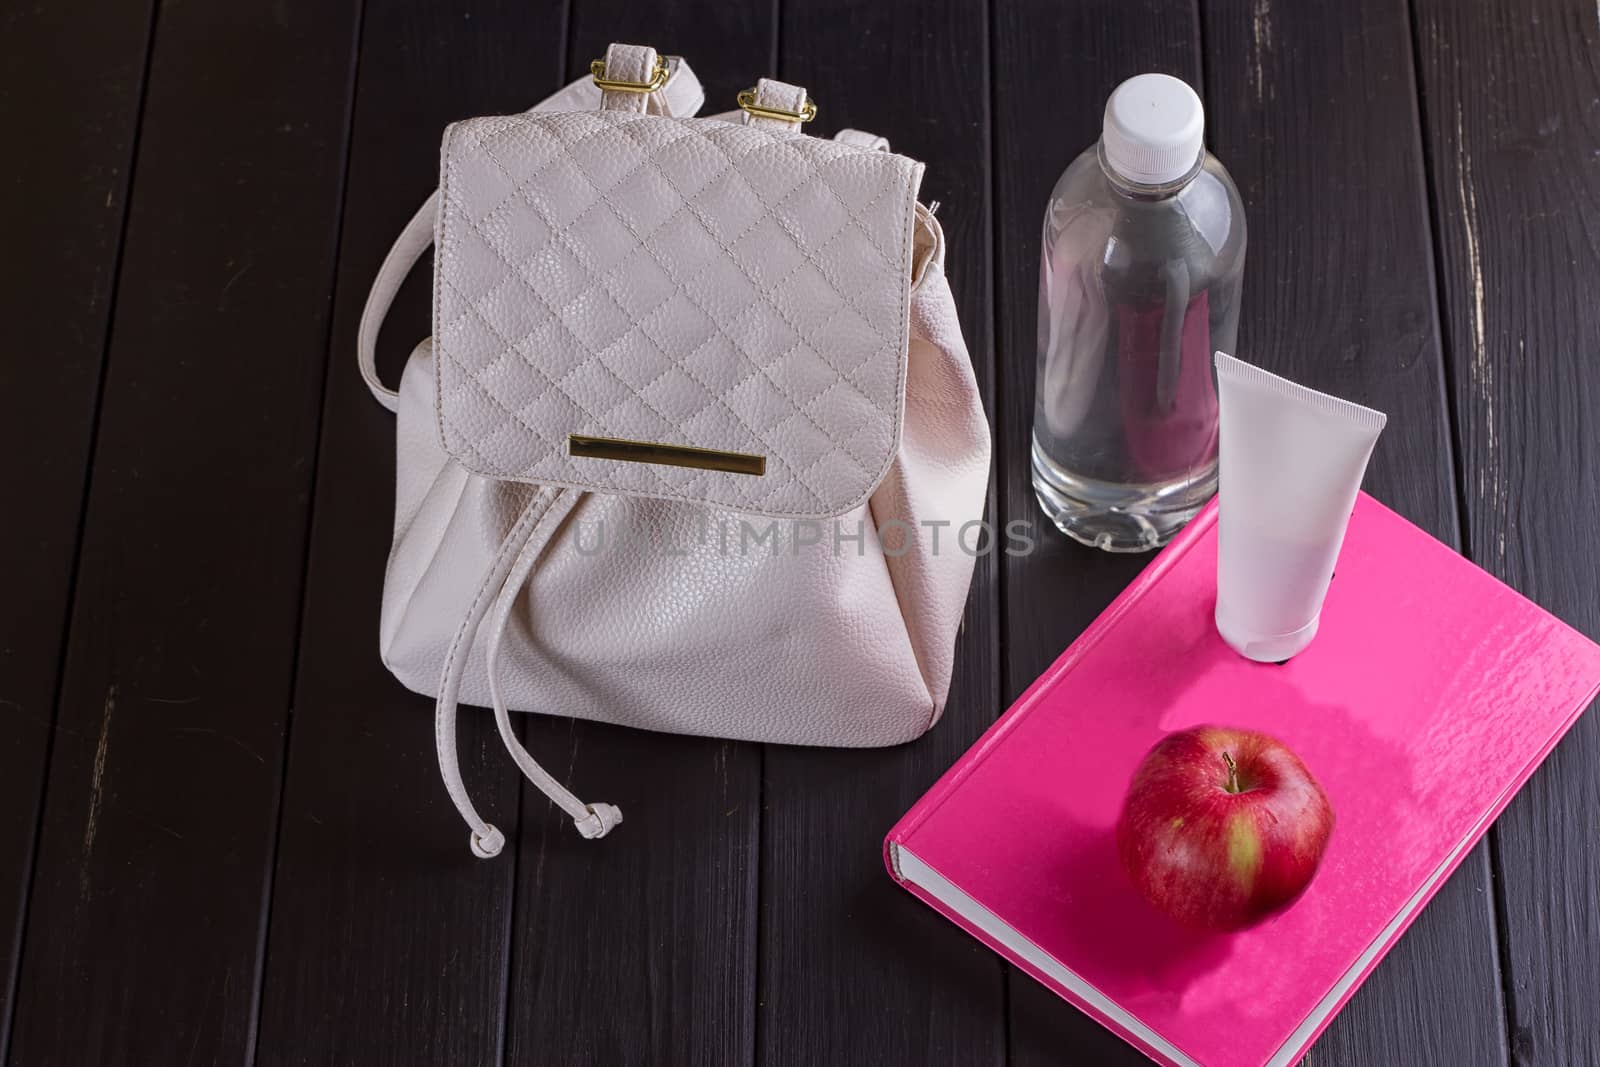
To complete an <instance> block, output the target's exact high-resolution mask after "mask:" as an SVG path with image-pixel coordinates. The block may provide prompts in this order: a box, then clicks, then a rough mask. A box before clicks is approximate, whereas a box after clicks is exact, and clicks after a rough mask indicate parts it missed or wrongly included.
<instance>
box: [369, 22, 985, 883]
mask: <svg viewBox="0 0 1600 1067" xmlns="http://www.w3.org/2000/svg"><path fill="white" fill-rule="evenodd" d="M593 74H594V77H593V79H592V81H591V80H590V79H585V80H584V81H582V82H575V83H573V84H572V85H570V86H568V87H567V88H566V89H564V90H562V91H561V92H560V93H557V94H556V95H555V96H553V97H551V98H550V99H548V100H546V101H544V102H543V103H541V104H540V105H539V106H538V107H536V108H535V109H534V110H532V111H529V112H526V113H523V114H520V115H509V116H495V117H489V118H478V119H471V120H468V121H465V122H458V123H456V124H454V125H452V126H451V127H449V129H447V130H446V131H445V135H444V146H443V149H442V152H441V166H440V177H439V190H438V192H437V193H435V194H434V196H433V197H432V198H430V199H429V201H428V203H427V204H425V205H424V206H423V208H422V210H421V211H420V212H418V214H417V216H416V217H415V218H414V219H413V220H412V221H411V223H410V224H409V225H408V226H407V227H406V229H405V232H404V233H403V234H402V235H401V236H400V239H399V241H398V242H397V243H396V244H395V247H394V249H393V250H392V251H391V252H390V253H389V256H388V258H387V260H386V261H385V262H384V264H383V268H382V270H381V271H380V272H379V275H378V278H377V280H376V282H375V283H374V285H373V289H372V294H371V296H370V297H369V298H368V301H367V307H366V312H365V314H364V315H363V317H362V321H361V333H360V338H359V345H358V347H359V355H360V364H361V370H362V373H363V375H364V377H365V378H366V380H367V382H368V384H369V385H370V386H371V388H372V390H373V393H374V395H375V396H376V397H377V398H378V400H379V401H380V402H381V403H383V404H384V405H385V406H386V407H388V408H389V409H390V410H392V411H396V412H397V413H398V420H399V423H398V432H397V437H398V442H397V453H398V454H397V470H398V485H397V487H396V500H395V525H394V546H393V550H392V552H391V554H390V557H389V565H388V572H387V575H386V578H385V581H384V590H383V613H382V624H381V634H380V639H379V646H380V650H381V653H382V656H383V660H384V663H385V664H387V665H388V667H389V669H390V670H391V671H393V672H394V674H395V677H397V678H398V679H400V681H401V682H402V683H404V684H405V685H406V686H407V687H408V688H410V689H413V690H415V691H417V692H419V693H424V694H427V695H429V696H432V697H435V698H436V699H437V702H438V704H437V716H436V729H437V740H438V749H439V764H440V768H441V770H442V773H443V775H444V780H445V784H446V786H447V787H448V789H449V792H450V797H451V799H452V800H453V801H454V802H455V805H456V807H457V809H459V810H460V812H461V815H462V817H463V818H464V819H465V820H466V822H467V824H468V825H469V826H470V827H471V828H472V849H473V851H474V853H475V854H477V855H478V856H492V855H494V854H496V853H497V852H499V851H500V849H501V847H502V846H503V844H504V837H503V835H502V834H501V833H500V831H498V830H497V829H495V828H494V827H493V826H492V825H490V824H488V823H486V822H485V821H484V820H483V818H482V817H481V816H480V815H479V814H478V812H477V811H476V809H474V808H473V806H472V802H471V801H470V800H469V799H468V797H467V795H466V790H465V788H464V787H463V785H462V782H461V776H460V772H459V770H458V768H457V760H456V739H455V709H456V704H457V702H458V701H466V702H467V703H470V704H481V705H485V706H489V707H492V708H494V711H495V716H496V720H497V722H498V724H499V728H500V735H501V738H502V739H503V740H504V742H505V744H506V747H507V749H509V750H510V752H511V754H512V756H513V757H514V758H515V759H516V761H517V763H518V765H519V766H520V767H521V768H522V770H523V772H524V773H525V774H526V775H527V776H528V778H529V779H530V780H532V781H533V782H534V783H535V784H536V785H538V786H539V787H540V788H541V789H542V790H544V792H545V793H547V794H548V795H549V796H550V797H551V799H553V800H554V801H555V802H556V803H557V804H559V805H560V806H561V807H562V808H563V809H564V810H565V811H566V812H567V813H568V814H570V815H571V816H572V818H573V820H574V821H575V822H576V824H577V827H578V830H579V831H580V832H581V833H582V834H583V836H585V837H600V836H602V835H604V834H605V833H606V832H607V831H609V830H610V829H611V828H612V827H613V826H614V825H616V824H617V823H618V822H620V821H621V818H622V815H621V812H620V811H618V810H617V808H615V807H613V806H611V805H609V804H592V805H591V804H584V803H582V802H581V801H579V800H578V799H577V798H576V797H574V796H573V795H572V794H571V793H570V792H568V791H567V790H566V789H565V788H563V787H562V786H561V785H560V784H559V783H557V782H556V781H555V780H554V779H552V778H551V777H550V776H549V775H548V774H547V773H545V771H544V770H543V769H542V768H540V766H539V765H538V764H537V763H536V762H534V760H533V758H532V757H531V756H529V755H528V753H527V752H526V751H525V750H524V749H523V747H522V746H521V744H520V743H519V742H518V740H517V738H516V735H515V733H514V732H513V729H512V725H511V721H510V717H509V715H508V709H516V710H519V711H537V712H543V713H547V714H562V715H574V716H579V717H581V718H586V719H596V720H600V721H604V722H611V723H620V724H624V725H628V726H637V727H642V728H644V729H649V730H665V731H670V732H674V733H688V734H704V735H709V736H715V737H727V738H740V739H747V740H752V741H774V742H782V743H789V744H804V745H840V746H873V745H891V744H895V743H898V742H901V741H906V740H909V739H911V738H914V737H917V736H918V735H920V734H921V733H923V732H924V731H925V730H927V729H928V728H929V727H930V726H932V725H933V723H934V722H935V721H936V720H937V719H938V717H939V714H940V711H941V710H942V708H943V705H944V701H945V696H946V693H947V692H948V689H949V685H950V672H951V665H952V656H953V646H954V643H955V639H956V631H957V628H958V626H959V624H960V620H961V614H962V609H963V606H964V604H965V601H966V595H967V587H968V585H969V583H970V581H971V577H972V566H973V553H974V551H975V545H976V544H977V542H978V539H979V538H978V533H977V528H978V526H979V523H980V520H981V517H982V513H983V499H984V493H985V490H986V486H987V482H988V468H989V432H988V426H987V423H986V422H985V419H984V414H983V409H982V406H981V404H980V401H979V397H978V390H977V385H976V382H975V381H974V378H973V373H972V367H971V364H970V361H969V359H968V356H967V351H966V347H965V345H964V344H963V342H962V339H961V330H960V326H959V323H958V322H957V321H956V308H955V304H954V302H953V301H952V299H951V296H950V290H949V287H948V286H947V285H946V282H945V278H944V274H943V256H944V246H943V236H942V234H941V232H940V229H939V225H938V223H937V222H935V221H934V218H933V215H932V213H931V212H929V211H928V209H926V208H924V207H923V206H922V205H920V204H919V203H918V202H917V188H918V185H919V183H920V181H921V178H922V165H921V164H919V163H916V162H913V161H912V160H910V159H906V158H905V157H903V156H898V155H894V154H892V153H890V152H889V151H887V150H886V149H887V144H886V143H885V142H883V141H882V139H880V138H875V137H872V136H871V135H868V134H863V133H860V132H859V131H845V132H844V133H842V134H840V135H839V137H837V138H836V139H834V140H821V139H818V138H814V137H809V136H807V135H805V134H804V133H802V132H801V131H800V126H801V123H802V122H804V121H806V120H808V119H809V118H810V117H811V116H812V115H813V114H814V113H815V105H813V104H812V103H811V101H810V100H809V99H808V98H807V96H806V93H805V90H804V89H802V88H799V87H797V86H791V85H785V84H783V83H781V82H775V81H770V80H763V81H762V82H760V83H759V84H758V86H757V87H756V88H755V89H754V90H751V91H749V92H747V93H742V94H740V99H739V104H740V107H741V109H742V110H741V111H735V112H730V113H728V114H726V115H723V116H718V117H713V118H700V119H696V118H689V117H688V116H691V115H693V114H694V113H695V112H696V111H698V110H699V107H700V104H701V102H702V100H703V94H702V93H701V90H700V87H699V83H698V82H697V81H696V80H695V78H694V75H693V74H692V73H691V72H690V70H689V68H688V66H687V65H686V64H684V63H683V62H682V61H681V60H677V59H674V58H667V57H658V56H657V55H656V52H655V50H654V49H651V48H641V47H636V46H628V45H612V46H611V48H610V49H609V50H608V51H607V53H606V57H605V59H604V60H603V61H597V62H596V63H595V65H594V68H593ZM430 243H432V244H433V245H434V246H435V249H436V251H435V257H434V272H433V277H434V285H433V336H432V338H431V339H429V340H427V341H424V342H423V343H422V344H421V345H419V346H418V347H417V349H416V350H415V351H414V352H413V353H412V355H411V357H410V360H409V361H408V362H407V364H406V368H405V371H404V376H403V377H402V379H401V383H400V389H399V391H398V393H396V392H393V391H390V390H388V389H386V388H385V387H384V386H383V385H382V384H381V383H380V382H379V381H378V379H377V376H376V372H375V370H374V363H373V359H374V355H373V353H374V345H375V342H376V339H377V332H378V328H379V325H380V324H381V322H382V320H383V317H384V315H385V313H386V312H387V311H388V308H389V304H390V302H391V300H392V299H393V297H394V293H395V290H396V289H397V288H398V287H399V284H400V281H401V280H402V279H403V278H404V276H405V274H406V273H407V272H408V271H409V270H410V268H411V266H412V264H414V263H415V262H416V260H417V259H419V258H420V257H421V255H422V254H423V253H424V252H425V251H426V250H427V247H428V245H429V244H430Z"/></svg>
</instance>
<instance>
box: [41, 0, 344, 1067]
mask: <svg viewBox="0 0 1600 1067" xmlns="http://www.w3.org/2000/svg"><path fill="white" fill-rule="evenodd" d="M353 16H354V12H353V10H352V8H351V6H350V5H340V4H328V3H324V2H302V3H285V2H273V3H267V2H264V0H261V2H241V3H237V4H229V5H225V6H216V5H204V4H200V5H194V4H190V5H166V6H165V7H164V8H163V10H162V12H161V16H160V26H159V31H158V33H157V37H156V41H155V45H154V51H153V53H152V58H151V62H150V75H149V88H148V99H147V104H146V107H145V110H144V118H143V123H142V125H141V128H140V134H139V149H138V153H137V160H136V173H137V175H138V180H137V183H136V186H135V188H134V189H133V193H132V201H131V205H130V209H129V210H130V221H129V224H128V231H127V240H126V250H125V253H124V255H123V259H122V265H121V269H120V274H119V278H118V281H117V299H116V308H115V312H114V316H113V325H112V332H111V342H110V348H109V357H108V358H109V363H108V369H107V377H106V384H105V389H104V400H103V405H102V413H101V417H100V428H99V434H98V441H97V446H96V449H95V460H94V467H93V476H92V484H91V489H90V493H89V500H88V505H87V523H86V533H85V535H84V540H83V547H82V561H81V564H80V567H79V577H78V584H77V589H76V595H75V599H74V603H73V609H72V616H71V632H70V638H69V642H68V652H67V659H66V664H67V667H66V675H65V681H64V684H63V688H62V693H61V697H60V705H59V709H58V721H59V728H58V731H57V733H56V737H55V742H54V747H53V753H52V758H51V765H50V772H49V786H48V790H47V794H46V798H45V809H44V815H43V819H42V823H41V835H40V843H39V848H38V861H37V869H36V873H35V877H34V883H33V891H32V896H31V903H30V910H29V914H28V918H27V924H26V930H25V934H24V943H23V951H22V962H21V976H20V980H19V986H18V988H19V992H18V996H17V1005H16V1021H15V1027H14V1032H13V1037H12V1040H13V1046H12V1049H11V1061H12V1062H14V1063H25V1064H30V1065H31V1064H67V1065H77V1064H85V1063H93V1064H111V1065H115V1064H129V1065H138V1064H151V1063H163V1064H165V1063H183V1062H185V1061H188V1062H206V1063H220V1062H234V1063H240V1062H244V1061H245V1060H246V1058H247V1056H248V1054H249V1037H250V1030H251V1026H252V1020H253V1016H254V1011H255V993H254V986H255V974H256V969H257V961H258V957H259V931H260V923H261V914H262V891H263V887H264V885H265V882H266V878H265V875H266V871H267V865H268V857H269V853H270V849H271V845H272V840H273V830H274V822H275V810H276V804H277V796H278V791H279V786H280V770H281V767H280V764H281V741H282V730H283V723H284V715H285V709H286V707H287V705H288V695H289V690H288V684H289V678H290V671H291V666H292V661H293V654H294V648H293V635H294V630H295V616H296V609H297V606H298V601H299V588H300V581H301V576H302V557H303V549H304V543H305V528H306V517H307V499H306V493H307V490H308V488H309V459H310V450H311V447H312V444H313V442H314V437H315V432H314V431H315V425H316V418H317V404H318V399H319V391H320V370H321V360H322V348H323V342H324V338H325V336H326V322H327V320H326V310H325V309H326V295H327V289H328V285H329V281H330V277H331V270H332V265H333V259H332V257H333V234H334V229H333V227H334V224H335V220H336V218H337V210H338V192H339V186H340V182H341V178H342V146H343V144H344V139H345V135H346V132H347V120H348V111H347V105H348V92H347V90H348V83H349V80H350V75H351V62H352V58H353V57H352V49H351V44H352V37H353V33H354V17H353ZM99 17H100V15H99V14H98V13H97V14H96V15H94V16H88V15H85V16H84V17H83V20H82V21H84V22H87V23H93V22H94V21H96V20H97V19H98V18H99ZM123 17H124V16H116V19H118V20H119V21H120V19H121V18H123ZM136 21H137V20H136ZM133 32H135V33H138V32H139V26H138V25H135V27H134V28H133ZM68 51H70V49H68ZM50 81H51V79H48V78H42V79H40V84H41V85H48V84H49V83H50ZM36 103H37V101H36ZM99 196H100V197H102V198H103V197H104V196H105V190H104V187H102V188H101V190H100V192H99Z"/></svg>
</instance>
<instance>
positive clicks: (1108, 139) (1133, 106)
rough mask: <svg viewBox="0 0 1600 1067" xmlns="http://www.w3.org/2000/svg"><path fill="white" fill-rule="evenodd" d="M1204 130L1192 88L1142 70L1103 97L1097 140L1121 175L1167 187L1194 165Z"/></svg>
mask: <svg viewBox="0 0 1600 1067" xmlns="http://www.w3.org/2000/svg"><path fill="white" fill-rule="evenodd" d="M1205 132H1206V112H1205V108H1204V107H1203V106H1201V104H1200V97H1199V96H1198V95H1197V94H1196V93H1195V91H1194V90H1193V89H1191V88H1189V86H1188V85H1187V84H1185V83H1184V82H1182V81H1180V80H1179V79H1177V78H1174V77H1172V76H1171V75H1168V74H1140V75H1138V76H1137V77H1133V78H1129V79H1128V80H1127V81H1125V82H1123V83H1122V84H1121V85H1119V86H1117V88H1116V91H1115V92H1113V93H1112V94H1111V99H1110V100H1107V101H1106V115H1105V121H1104V122H1103V124H1102V125H1101V129H1100V144H1101V146H1102V147H1103V148H1104V150H1105V158H1106V162H1107V163H1108V164H1110V166H1111V169H1112V170H1114V171H1116V172H1117V174H1118V175H1119V176H1121V177H1122V178H1124V179H1126V180H1127V181H1130V182H1133V183H1134V184H1136V185H1165V184H1167V183H1168V182H1174V181H1177V180H1178V179H1179V178H1181V177H1183V176H1184V175H1185V174H1188V173H1189V172H1190V171H1191V170H1193V169H1194V165H1195V162H1196V161H1197V160H1199V158H1200V153H1201V152H1202V151H1203V150H1204V146H1205Z"/></svg>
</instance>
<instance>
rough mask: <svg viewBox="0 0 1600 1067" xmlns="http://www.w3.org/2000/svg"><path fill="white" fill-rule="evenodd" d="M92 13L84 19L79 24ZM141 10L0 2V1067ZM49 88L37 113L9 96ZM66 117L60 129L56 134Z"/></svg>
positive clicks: (89, 422) (143, 22)
mask: <svg viewBox="0 0 1600 1067" xmlns="http://www.w3.org/2000/svg"><path fill="white" fill-rule="evenodd" d="M91 13H92V14H91ZM153 15H154V10H153V8H152V5H151V4H150V3H128V4H120V5H117V6H116V7H114V8H112V9H109V10H107V9H104V8H103V6H102V5H100V4H93V5H90V4H84V3H61V4H36V5H33V6H31V7H23V6H20V5H19V6H17V7H14V8H13V9H11V10H9V11H7V12H6V13H5V14H4V15H3V16H0V26H3V30H0V55H3V57H4V58H3V59H0V65H3V66H4V68H5V70H6V71H7V80H8V84H9V86H10V89H9V90H6V91H0V128H3V129H5V130H6V131H7V133H6V137H7V140H8V142H9V143H11V144H12V145H15V146H19V150H18V151H15V152H13V153H10V157H9V161H8V171H9V174H8V179H9V180H8V182H7V186H6V197H7V200H8V201H9V202H10V203H11V204H13V205H19V206H20V205H26V208H25V209H23V210H14V211H9V212H7V215H6V245H7V250H6V255H5V257H4V258H3V259H0V318H3V319H4V321H5V322H6V323H7V329H8V333H9V337H8V340H7V346H8V348H10V350H11V357H10V358H8V359H5V360H0V455H3V456H9V457H11V458H12V461H11V462H7V463H5V464H4V465H3V466H0V500H5V501H8V502H10V504H11V506H14V507H16V508H17V509H18V511H17V512H16V513H15V514H18V515H21V514H22V513H23V510H24V509H25V512H26V521H14V522H0V560H4V561H5V563H4V567H5V571H4V577H3V578H0V588H4V589H5V590H6V600H7V602H8V604H9V605H10V606H11V608H12V609H13V610H9V611H4V612H0V871H3V872H4V873H3V874H0V1063H4V1062H5V1061H6V1046H7V1037H8V1036H9V1033H10V1025H9V1024H10V1019H11V1007H12V1004H13V1003H14V1001H13V996H12V985H13V982H14V980H15V977H16V966H17V950H18V948H19V946H20V938H21V936H22V920H23V912H24V907H25V902H26V899H27V887H28V880H29V878H30V876H31V874H32V871H33V850H34V841H35V831H36V830H37V828H38V825H39V811H40V798H41V795H42V792H41V791H42V789H43V782H44V772H45V763H46V760H47V758H48V750H49V735H50V724H51V721H52V720H53V718H54V716H55V700H56V692H57V686H58V684H59V673H60V667H61V648H62V642H63V640H64V639H65V631H66V622H67V613H68V608H69V606H70V604H71V598H72V574H73V567H74V563H75V560H76V559H77V552H78V536H79V527H80V519H81V515H82V510H83V492H84V483H85V480H86V478H87V476H88V470H89V454H90V448H91V441H92V440H93V427H94V417H95V409H96V406H97V403H98V398H99V392H100V374H101V369H102V366H103V361H104V355H105V345H106V332H107V325H108V323H109V320H110V313H111V303H112V298H113V292H114V286H113V280H114V278H115V274H116V263H117V256H118V254H119V252H120V250H121V247H122V234H123V220H124V218H125V217H126V215H127V205H128V175H129V172H130V171H131V169H132V166H131V164H132V162H133V144H134V131H135V129H136V127H137V125H138V120H139V102H140V95H141V92H142V89H143V85H144V76H145V63H146V60H147V59H148V58H149V34H150V21H151V18H152V17H153ZM44 84H48V85H49V86H50V98H51V102H50V106H49V107H41V106H40V99H39V97H38V96H37V95H36V94H34V93H32V92H27V91H23V89H22V87H23V86H29V85H44ZM63 116H70V121H63Z"/></svg>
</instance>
